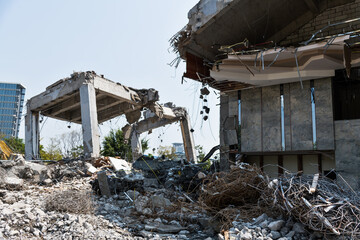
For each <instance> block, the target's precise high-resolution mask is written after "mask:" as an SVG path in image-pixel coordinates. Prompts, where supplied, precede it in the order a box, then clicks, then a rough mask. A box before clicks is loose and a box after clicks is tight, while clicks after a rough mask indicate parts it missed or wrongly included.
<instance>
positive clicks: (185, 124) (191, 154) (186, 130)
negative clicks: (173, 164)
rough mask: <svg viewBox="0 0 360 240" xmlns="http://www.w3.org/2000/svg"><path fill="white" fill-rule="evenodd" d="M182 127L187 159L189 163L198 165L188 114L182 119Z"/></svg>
mask: <svg viewBox="0 0 360 240" xmlns="http://www.w3.org/2000/svg"><path fill="white" fill-rule="evenodd" d="M180 126H181V132H182V137H183V142H184V149H185V154H186V158H187V160H188V161H190V162H193V163H196V162H197V158H196V153H195V144H194V138H193V135H192V132H191V125H190V118H189V115H188V113H187V112H185V114H184V117H183V118H182V119H181V121H180Z"/></svg>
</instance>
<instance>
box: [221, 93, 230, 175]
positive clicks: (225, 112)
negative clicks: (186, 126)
mask: <svg viewBox="0 0 360 240" xmlns="http://www.w3.org/2000/svg"><path fill="white" fill-rule="evenodd" d="M228 116H229V96H228V95H226V94H225V93H221V94H220V171H227V170H229V169H230V164H229V150H230V148H229V146H228V145H226V127H225V125H226V121H227V118H228Z"/></svg>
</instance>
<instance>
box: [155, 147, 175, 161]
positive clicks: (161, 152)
mask: <svg viewBox="0 0 360 240" xmlns="http://www.w3.org/2000/svg"><path fill="white" fill-rule="evenodd" d="M158 156H159V157H164V158H167V159H175V158H176V154H175V148H174V147H172V146H159V148H158Z"/></svg>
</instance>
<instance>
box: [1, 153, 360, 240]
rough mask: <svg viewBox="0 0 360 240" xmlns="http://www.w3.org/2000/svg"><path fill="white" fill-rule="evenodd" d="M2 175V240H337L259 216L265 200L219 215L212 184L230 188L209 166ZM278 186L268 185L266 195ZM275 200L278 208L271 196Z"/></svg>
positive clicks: (153, 164) (13, 165)
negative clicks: (211, 200)
mask: <svg viewBox="0 0 360 240" xmlns="http://www.w3.org/2000/svg"><path fill="white" fill-rule="evenodd" d="M243 168H244V165H238V166H236V167H234V170H232V171H238V172H239V171H240V172H241V171H247V170H244V169H243ZM250 172H251V171H250ZM0 173H1V189H0V203H1V204H0V238H5V239H207V240H210V239H228V240H235V239H267V240H271V239H280V240H285V239H286V240H288V239H295V240H302V239H304V240H305V239H336V237H337V236H336V235H333V234H331V233H328V232H326V233H324V232H318V231H313V230H311V229H310V228H309V227H308V226H307V225H303V224H302V223H300V222H298V221H296V219H295V218H294V216H291V215H288V214H287V213H286V212H285V211H279V210H278V208H276V206H274V208H273V209H271V208H269V207H268V208H267V209H265V208H263V209H261V208H260V210H259V207H258V205H259V206H260V205H261V199H262V196H259V197H258V199H252V200H249V202H251V201H253V202H254V204H252V203H249V202H246V203H244V204H242V205H241V204H240V205H239V204H235V202H232V203H231V204H230V202H229V204H224V206H225V207H222V208H219V209H217V210H216V211H213V209H210V207H209V206H210V204H206V201H205V197H204V196H208V195H206V194H209V191H208V189H209V186H210V187H211V186H212V187H214V186H215V185H209V184H210V183H212V182H213V181H212V180H211V179H212V177H216V179H218V180H222V178H221V176H223V180H222V181H223V187H222V188H227V186H226V184H228V182H226V181H228V178H227V177H226V175H224V174H225V173H221V172H220V173H214V172H212V171H211V170H206V169H204V168H203V165H202V164H190V163H186V162H182V161H169V160H162V159H153V158H149V157H143V158H140V159H138V160H137V161H136V162H134V163H133V164H130V163H127V162H125V161H123V160H121V159H117V158H108V157H102V158H99V159H97V160H95V161H93V162H92V163H90V162H83V161H79V160H74V161H70V160H69V161H63V162H61V161H60V162H57V163H55V164H54V163H53V164H50V163H48V164H46V165H44V164H42V163H34V162H28V161H24V160H23V159H22V158H21V156H19V157H18V158H17V159H16V160H14V161H6V162H5V161H2V162H1V166H0ZM243 173H244V172H243ZM255 173H256V174H258V173H257V172H255ZM100 174H102V175H103V179H102V180H101V179H99V176H100ZM233 174H234V172H233ZM245 175H246V174H245ZM246 176H247V175H246ZM247 178H248V177H247ZM263 178H264V179H266V178H267V177H266V176H265V177H264V176H263ZM104 179H105V180H104ZM101 181H103V182H102V184H100V182H101ZM241 181H243V185H244V186H245V188H244V189H243V190H242V191H243V192H244V193H246V194H250V195H251V192H249V191H250V190H247V189H246V188H247V187H246V186H248V185H247V182H246V180H245V179H241ZM269 181H270V180H269ZM254 183H255V182H254ZM270 183H273V181H271V182H270ZM104 186H106V187H108V193H107V194H104V193H103V189H102V188H103V187H104ZM264 186H265V185H264ZM274 186H276V185H274V184H269V185H268V186H266V187H265V188H264V189H273V187H274ZM258 187H259V188H261V185H258ZM206 191H208V192H207V193H206ZM216 191H217V190H216ZM221 194H222V192H221V191H219V192H218V195H221ZM236 194H238V193H236ZM268 197H269V201H273V199H272V198H271V195H268ZM214 199H215V198H214ZM222 199H226V198H222ZM214 201H215V200H214ZM226 201H228V200H226ZM238 203H239V202H238ZM356 237H357V235H354V236H352V238H351V236H349V237H348V238H346V236H344V239H356Z"/></svg>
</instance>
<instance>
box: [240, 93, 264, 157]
mask: <svg viewBox="0 0 360 240" xmlns="http://www.w3.org/2000/svg"><path fill="white" fill-rule="evenodd" d="M261 98H262V96H261V88H254V89H248V90H243V91H241V151H242V152H261V151H262V112H261V105H262V101H261Z"/></svg>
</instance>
